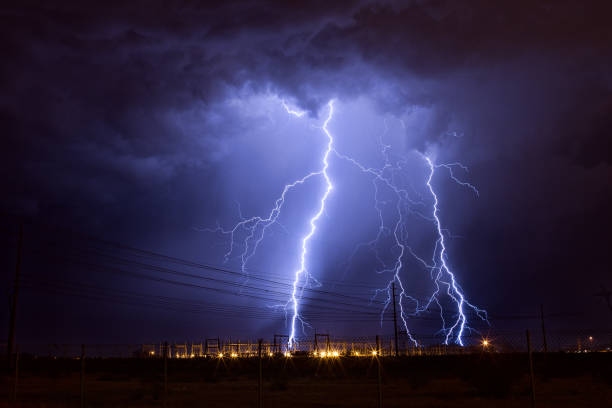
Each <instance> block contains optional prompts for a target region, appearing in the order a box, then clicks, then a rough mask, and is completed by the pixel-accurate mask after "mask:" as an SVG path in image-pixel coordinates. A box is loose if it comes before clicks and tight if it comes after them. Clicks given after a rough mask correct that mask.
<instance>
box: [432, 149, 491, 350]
mask: <svg viewBox="0 0 612 408" xmlns="http://www.w3.org/2000/svg"><path fill="white" fill-rule="evenodd" d="M423 158H424V159H425V161H426V162H427V165H428V166H429V170H430V171H429V176H428V177H427V182H426V185H427V188H428V189H429V192H430V193H431V196H432V199H433V218H434V221H435V226H436V231H437V234H438V239H437V241H436V246H435V249H434V269H436V270H437V274H436V278H435V283H436V291H435V292H434V294H433V295H432V298H431V299H433V298H434V297H436V296H437V294H438V292H439V289H440V287H439V284H440V283H442V284H444V285H445V286H446V287H447V290H446V294H447V295H448V296H449V297H450V298H451V299H452V300H453V301H454V302H455V303H456V305H457V317H456V319H455V321H454V323H453V324H452V325H451V327H449V328H448V329H447V328H446V327H445V321H444V316H443V315H442V309H441V306H440V303H439V301H438V299H437V297H436V298H435V301H436V303H438V306H440V309H441V317H442V322H443V328H442V329H443V331H444V332H445V335H446V337H445V339H444V344H448V343H449V341H450V340H451V339H452V338H453V335H454V338H455V342H456V343H457V344H459V345H461V346H463V332H464V330H465V329H466V328H467V329H469V327H468V326H467V325H466V324H467V317H466V315H465V307H466V306H467V307H469V308H471V309H472V310H474V312H476V314H477V315H478V317H480V318H481V319H482V320H485V321H487V312H486V311H485V310H482V309H479V308H477V307H476V306H474V305H473V304H471V303H470V302H468V301H467V300H466V298H465V295H464V294H463V292H462V291H461V288H460V287H459V285H458V284H457V279H456V278H455V274H454V273H453V272H452V271H451V270H450V268H449V266H448V264H447V262H446V261H447V254H446V244H445V240H444V231H443V229H442V223H441V222H440V215H439V214H440V208H439V200H438V195H437V194H436V192H435V190H434V188H433V185H432V179H433V177H434V174H435V169H436V168H439V167H445V168H447V169H448V170H449V171H450V174H451V178H452V179H453V180H454V181H455V182H457V183H458V184H460V185H462V186H466V187H468V188H470V189H472V190H473V191H474V192H475V193H476V194H478V190H477V189H476V187H474V186H473V185H471V184H469V183H465V182H462V181H460V180H458V179H457V178H456V177H455V176H454V175H453V173H452V166H453V165H458V166H461V167H462V168H463V169H464V170H467V169H466V168H465V167H464V166H463V165H461V164H459V163H453V164H450V165H449V164H441V165H435V164H434V163H433V161H432V160H431V159H430V158H429V157H428V156H423ZM444 275H446V276H447V277H448V278H449V281H444V280H442V279H443V277H444ZM455 333H456V334H455Z"/></svg>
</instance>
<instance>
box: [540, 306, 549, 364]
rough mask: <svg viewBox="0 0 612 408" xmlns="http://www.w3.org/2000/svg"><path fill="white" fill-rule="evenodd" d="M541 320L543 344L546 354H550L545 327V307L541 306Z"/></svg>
mask: <svg viewBox="0 0 612 408" xmlns="http://www.w3.org/2000/svg"><path fill="white" fill-rule="evenodd" d="M540 319H541V320H542V343H543V345H544V353H548V344H547V343H546V327H545V326H544V305H543V304H540Z"/></svg>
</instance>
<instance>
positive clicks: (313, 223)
mask: <svg viewBox="0 0 612 408" xmlns="http://www.w3.org/2000/svg"><path fill="white" fill-rule="evenodd" d="M327 106H328V107H329V114H328V116H327V119H326V120H325V122H324V123H323V132H324V133H325V135H326V137H327V149H326V150H325V153H324V155H323V159H322V162H323V167H322V168H321V170H319V171H318V172H317V173H311V174H321V175H322V176H323V178H324V179H325V184H326V189H325V192H324V193H323V196H322V197H321V200H320V205H319V210H318V211H317V213H316V214H315V215H314V216H313V217H312V218H311V219H310V231H309V232H308V234H306V235H305V236H304V238H302V254H301V256H300V268H299V269H298V270H297V271H295V279H294V281H293V290H292V292H291V300H290V301H289V303H292V304H293V316H292V317H291V333H290V334H289V341H288V343H287V346H288V347H289V348H292V347H293V345H294V343H295V323H296V321H297V320H300V321H301V322H302V323H303V320H302V318H301V317H300V314H299V300H298V298H299V295H298V286H299V284H300V281H301V280H302V277H303V276H304V280H305V282H308V277H309V275H308V270H307V269H306V254H307V253H308V242H309V241H310V239H311V238H312V236H313V235H314V233H315V231H316V229H317V221H318V220H319V218H321V215H323V212H324V211H325V202H326V201H327V197H328V196H329V194H330V193H331V191H332V188H333V186H332V183H331V180H330V179H329V175H328V174H327V169H328V167H329V162H328V159H329V154H330V153H331V151H332V148H333V143H334V139H333V137H332V135H331V133H329V130H328V129H327V125H328V124H329V122H330V121H331V119H332V117H333V115H334V101H333V100H331V101H329V103H328V104H327ZM304 284H305V283H304ZM304 284H302V287H303V286H304Z"/></svg>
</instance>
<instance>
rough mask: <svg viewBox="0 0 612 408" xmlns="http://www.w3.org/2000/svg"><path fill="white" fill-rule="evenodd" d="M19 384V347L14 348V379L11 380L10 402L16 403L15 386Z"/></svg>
mask: <svg viewBox="0 0 612 408" xmlns="http://www.w3.org/2000/svg"><path fill="white" fill-rule="evenodd" d="M18 384H19V347H15V377H14V378H13V392H12V393H11V400H12V401H13V402H16V401H17V386H18Z"/></svg>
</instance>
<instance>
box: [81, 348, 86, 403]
mask: <svg viewBox="0 0 612 408" xmlns="http://www.w3.org/2000/svg"><path fill="white" fill-rule="evenodd" d="M81 408H85V344H81Z"/></svg>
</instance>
